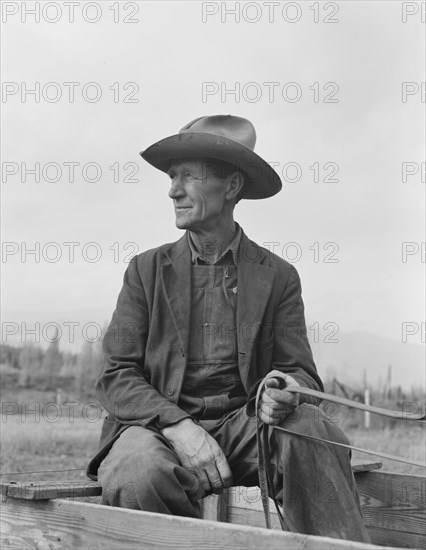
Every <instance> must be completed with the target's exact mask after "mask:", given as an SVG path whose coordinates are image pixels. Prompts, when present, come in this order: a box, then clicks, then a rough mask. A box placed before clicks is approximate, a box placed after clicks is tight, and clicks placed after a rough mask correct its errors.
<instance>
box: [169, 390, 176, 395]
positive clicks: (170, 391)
mask: <svg viewBox="0 0 426 550" xmlns="http://www.w3.org/2000/svg"><path fill="white" fill-rule="evenodd" d="M174 393H175V390H168V392H167V395H173V394H174Z"/></svg>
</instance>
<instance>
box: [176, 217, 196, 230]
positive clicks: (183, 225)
mask: <svg viewBox="0 0 426 550" xmlns="http://www.w3.org/2000/svg"><path fill="white" fill-rule="evenodd" d="M175 224H176V227H177V228H178V229H191V225H192V224H191V222H190V221H189V220H182V219H179V218H176V222H175Z"/></svg>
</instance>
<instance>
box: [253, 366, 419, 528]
mask: <svg viewBox="0 0 426 550" xmlns="http://www.w3.org/2000/svg"><path fill="white" fill-rule="evenodd" d="M269 378H278V375H277V373H276V372H274V374H273V375H272V373H271V374H270V375H267V376H265V378H264V379H263V380H262V382H261V383H260V384H259V387H258V389H257V393H256V440H257V451H258V470H259V487H260V493H261V498H262V505H263V512H264V515H265V523H266V527H267V528H268V529H271V528H272V527H271V515H270V509H269V495H270V494H271V495H272V494H273V484H272V477H271V475H270V471H269V467H268V465H269V444H268V439H269V434H268V432H269V430H268V428H269V429H275V430H279V431H282V432H285V433H287V434H291V435H293V436H296V437H301V438H306V439H310V440H313V441H319V442H321V443H327V444H330V445H336V446H338V447H345V448H347V449H353V450H355V451H360V452H363V453H367V454H372V455H375V456H381V457H383V458H387V459H389V460H396V461H398V462H404V463H406V464H411V465H414V466H420V467H423V468H426V464H425V463H424V462H418V461H415V460H408V459H405V458H403V457H399V456H395V455H391V454H387V453H382V452H380V453H379V452H377V451H371V450H368V449H363V448H361V447H355V446H354V445H346V444H344V443H338V442H337V441H329V440H327V439H322V438H320V437H315V436H312V435H306V434H302V433H298V432H294V431H292V430H288V429H287V428H282V427H281V426H272V425H267V424H264V423H263V422H262V421H261V420H260V418H259V412H260V408H259V407H260V401H261V395H262V391H263V389H264V388H265V383H266V381H267V380H268V379H269ZM283 379H284V377H283ZM285 390H286V391H288V392H290V393H299V394H302V395H307V396H310V397H316V398H318V399H323V400H325V401H329V402H331V403H337V404H339V405H345V406H347V407H351V408H353V409H359V410H362V411H367V412H371V413H373V414H380V415H382V416H387V417H390V418H397V419H399V420H414V421H422V420H423V421H424V420H425V419H426V414H418V413H415V414H408V413H403V412H402V411H394V410H389V409H384V408H381V407H374V406H372V405H366V404H365V403H359V402H357V401H352V400H351V399H346V398H344V397H338V396H336V395H331V394H328V393H324V392H321V391H317V390H312V389H310V388H303V387H299V386H285ZM273 500H274V504H275V507H276V510H277V513H278V518H279V520H280V524H281V528H282V529H283V530H284V531H287V530H288V529H290V531H293V532H295V531H296V529H295V527H294V526H293V525H292V524H291V521H289V518H288V517H286V518H284V516H283V512H284V514H285V510H283V512H281V510H280V508H279V506H278V503H277V501H276V500H275V499H273Z"/></svg>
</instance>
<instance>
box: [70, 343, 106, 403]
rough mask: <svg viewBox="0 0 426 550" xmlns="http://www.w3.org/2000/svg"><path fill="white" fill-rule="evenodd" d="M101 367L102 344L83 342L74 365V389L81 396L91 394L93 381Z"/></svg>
mask: <svg viewBox="0 0 426 550" xmlns="http://www.w3.org/2000/svg"><path fill="white" fill-rule="evenodd" d="M101 366H102V344H101V341H98V342H84V344H83V346H82V349H81V352H80V354H79V355H78V358H77V364H76V389H77V390H78V391H79V393H80V395H81V396H88V395H92V394H93V390H94V386H95V381H96V379H97V377H98V376H99V372H100V369H101Z"/></svg>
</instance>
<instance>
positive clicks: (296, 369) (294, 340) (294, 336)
mask: <svg viewBox="0 0 426 550" xmlns="http://www.w3.org/2000/svg"><path fill="white" fill-rule="evenodd" d="M273 334H274V351H273V360H272V365H271V369H270V370H279V371H281V372H282V373H284V374H288V375H290V376H292V377H293V378H294V379H295V380H296V381H297V382H298V383H299V384H300V385H301V386H303V387H305V388H311V389H313V390H320V391H323V384H322V381H321V379H320V377H319V376H318V373H317V369H316V366H315V363H314V359H313V356H312V351H311V347H310V345H309V341H308V336H307V331H306V323H305V314H304V305H303V300H302V287H301V284H300V278H299V274H298V273H297V271H296V269H295V268H294V267H293V266H291V268H290V274H289V277H288V280H287V283H286V285H285V287H284V289H283V292H282V294H281V298H280V301H279V303H278V305H277V307H276V311H275V315H274V322H273ZM260 382H261V380H257V381H256V383H255V384H254V386H253V387H252V388H251V389H250V394H249V400H248V403H247V408H248V413H249V414H250V415H252V414H254V402H255V397H256V392H257V388H258V387H259V384H260ZM304 402H307V403H313V404H318V400H317V399H316V398H314V397H310V396H304V395H300V400H299V403H304Z"/></svg>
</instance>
